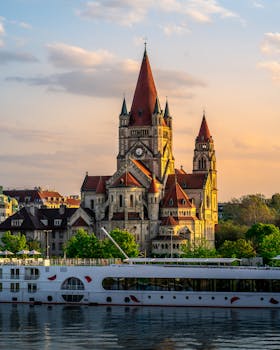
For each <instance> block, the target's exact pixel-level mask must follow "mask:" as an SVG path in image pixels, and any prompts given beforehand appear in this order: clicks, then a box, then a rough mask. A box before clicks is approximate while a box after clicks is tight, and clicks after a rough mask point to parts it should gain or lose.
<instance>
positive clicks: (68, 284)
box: [61, 277, 85, 290]
mask: <svg viewBox="0 0 280 350" xmlns="http://www.w3.org/2000/svg"><path fill="white" fill-rule="evenodd" d="M61 289H65V290H84V289H85V286H84V284H83V282H82V281H81V280H80V279H79V278H76V277H69V278H67V280H65V281H64V282H63V283H62V285H61Z"/></svg>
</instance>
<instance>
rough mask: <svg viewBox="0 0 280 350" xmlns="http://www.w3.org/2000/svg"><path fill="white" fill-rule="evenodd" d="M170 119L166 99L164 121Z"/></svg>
mask: <svg viewBox="0 0 280 350" xmlns="http://www.w3.org/2000/svg"><path fill="white" fill-rule="evenodd" d="M168 117H170V112H169V105H168V100H167V99H166V103H165V109H164V119H166V118H168Z"/></svg>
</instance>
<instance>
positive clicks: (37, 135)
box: [0, 124, 65, 143]
mask: <svg viewBox="0 0 280 350" xmlns="http://www.w3.org/2000/svg"><path fill="white" fill-rule="evenodd" d="M0 134H6V135H8V136H10V137H12V138H14V139H16V140H24V141H38V142H50V143H61V139H62V138H63V139H64V137H65V135H64V134H62V133H58V132H56V131H51V132H50V131H46V130H40V129H27V128H25V127H20V126H18V125H12V124H0Z"/></svg>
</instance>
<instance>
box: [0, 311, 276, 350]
mask: <svg viewBox="0 0 280 350" xmlns="http://www.w3.org/2000/svg"><path fill="white" fill-rule="evenodd" d="M0 330H1V333H0V349H6V350H7V349H15V350H23V349H28V350H33V349H40V350H52V349H55V350H61V349H67V350H76V349H79V350H82V349H91V350H99V349H104V350H105V349H127V350H130V349H133V350H138V349H139V350H140V349H141V350H144V349H145V350H175V349H176V350H177V349H180V350H182V349H195V350H214V349H215V350H216V349H217V350H218V349H219V350H226V349H242V350H244V349H253V350H258V349H262V350H269V349H277V350H279V349H280V310H276V309H274V310H268V309H222V308H221V309H211V308H207V309H206V308H205V309H204V308H175V307H166V308H162V307H117V306H114V307H105V306H62V305H54V306H47V305H36V306H30V305H20V304H19V305H11V304H0Z"/></svg>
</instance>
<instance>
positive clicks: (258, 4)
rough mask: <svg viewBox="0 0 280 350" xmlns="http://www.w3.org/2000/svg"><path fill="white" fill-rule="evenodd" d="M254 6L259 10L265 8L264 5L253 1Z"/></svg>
mask: <svg viewBox="0 0 280 350" xmlns="http://www.w3.org/2000/svg"><path fill="white" fill-rule="evenodd" d="M252 5H253V6H254V7H257V8H264V5H263V4H262V3H261V2H259V1H252Z"/></svg>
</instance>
